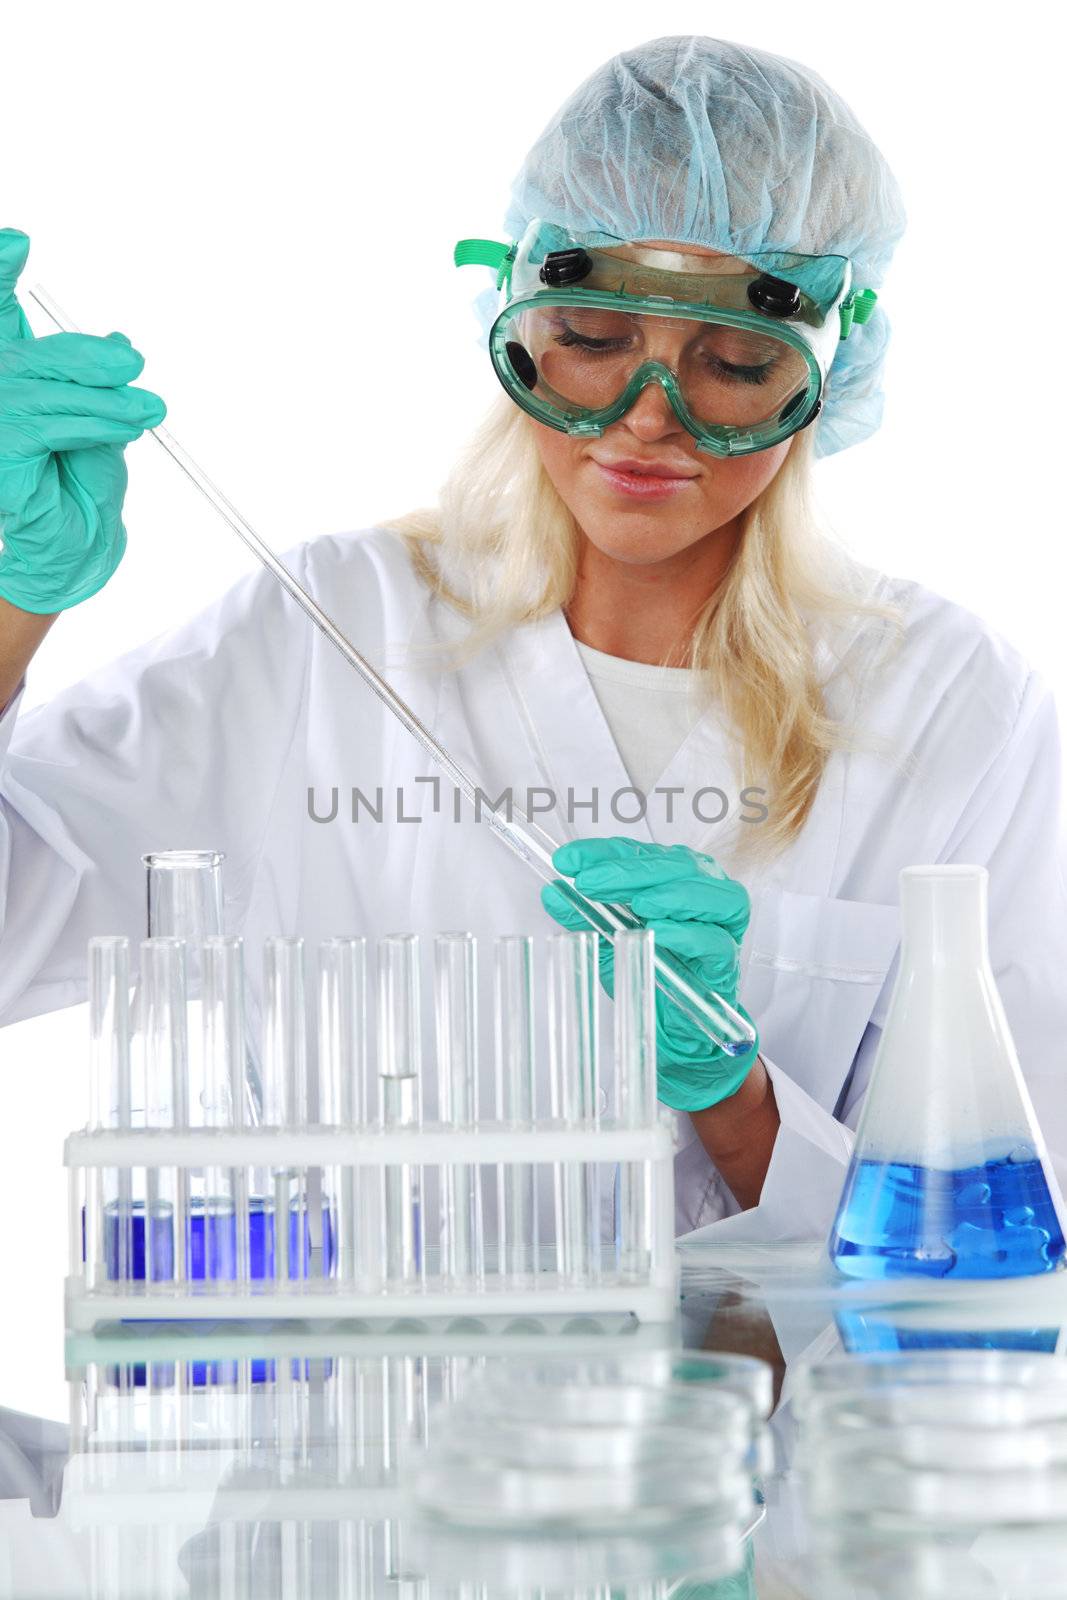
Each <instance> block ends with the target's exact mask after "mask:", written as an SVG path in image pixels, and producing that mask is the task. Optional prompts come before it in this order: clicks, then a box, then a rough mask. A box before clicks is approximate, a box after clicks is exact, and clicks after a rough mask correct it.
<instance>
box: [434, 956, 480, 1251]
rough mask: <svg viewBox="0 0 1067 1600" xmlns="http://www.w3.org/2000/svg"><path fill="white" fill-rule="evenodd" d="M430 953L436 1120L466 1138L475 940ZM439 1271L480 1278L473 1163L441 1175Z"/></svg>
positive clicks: (472, 1116)
mask: <svg viewBox="0 0 1067 1600" xmlns="http://www.w3.org/2000/svg"><path fill="white" fill-rule="evenodd" d="M434 951H435V957H436V963H435V974H434V976H435V985H434V1002H435V1004H434V1014H435V1020H436V1026H437V1085H438V1090H437V1093H438V1119H439V1121H440V1122H442V1123H447V1124H448V1125H450V1126H451V1127H453V1128H456V1129H460V1130H462V1131H463V1132H465V1133H470V1132H472V1131H473V1130H474V1127H475V1124H476V1123H477V1121H478V980H477V941H476V940H475V938H474V936H473V934H470V933H441V934H438V936H437V938H436V940H435V941H434ZM441 1271H442V1272H443V1273H445V1274H446V1276H447V1277H449V1278H450V1279H451V1280H452V1281H453V1282H455V1281H456V1280H460V1279H470V1278H473V1279H474V1280H475V1281H476V1282H478V1283H480V1282H481V1281H482V1279H483V1277H484V1275H485V1256H484V1237H483V1230H482V1187H481V1168H480V1167H479V1166H478V1164H477V1162H473V1163H472V1162H465V1161H464V1162H458V1161H457V1162H452V1163H450V1164H449V1165H447V1166H446V1167H445V1168H444V1169H443V1171H442V1173H441Z"/></svg>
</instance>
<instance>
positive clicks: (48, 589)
mask: <svg viewBox="0 0 1067 1600" xmlns="http://www.w3.org/2000/svg"><path fill="white" fill-rule="evenodd" d="M29 248H30V241H29V239H28V238H27V237H26V235H25V234H24V233H19V232H18V230H17V229H15V228H0V539H2V540H3V549H2V550H0V595H2V596H3V598H4V599H5V600H10V601H11V603H12V605H16V606H20V607H21V608H22V610H23V611H36V612H39V613H42V614H51V613H52V612H55V611H63V610H65V609H66V608H67V607H68V606H75V605H77V604H78V602H79V601H80V600H87V599H88V598H89V596H90V595H91V594H95V593H96V591H97V590H98V589H102V588H103V586H104V584H105V583H106V582H107V580H108V579H109V578H110V577H111V574H112V573H113V572H114V570H115V568H116V567H117V566H118V564H119V562H120V561H121V560H122V556H123V552H124V551H125V549H126V530H125V528H124V527H123V526H122V517H121V512H122V501H123V497H124V496H125V493H126V462H125V460H124V458H123V454H122V452H123V449H124V447H125V446H126V445H128V444H129V443H130V442H131V441H132V440H134V439H138V438H140V436H141V434H142V433H143V432H144V430H145V429H146V428H154V427H155V426H156V424H157V423H159V422H162V420H163V418H164V417H165V416H166V414H167V408H166V406H165V405H164V404H163V402H162V400H161V399H160V398H159V396H158V395H155V394H152V393H150V392H149V391H148V390H147V389H131V388H129V387H127V386H128V385H129V384H130V382H131V381H132V380H133V379H134V378H136V377H137V376H138V375H139V374H140V372H141V371H142V369H143V367H144V357H143V356H141V355H139V354H138V352H137V351H136V350H134V349H133V347H132V345H131V344H130V341H129V340H128V339H127V338H126V336H125V334H121V333H112V334H109V335H108V337H107V338H106V339H99V338H96V337H94V336H93V335H91V334H86V333H54V334H50V335H49V336H48V337H47V338H44V339H35V338H34V336H33V332H32V330H31V328H30V325H29V323H28V322H27V321H26V318H25V316H24V315H23V312H22V308H21V307H20V305H19V303H18V301H17V300H16V299H15V284H16V283H17V281H18V276H19V273H20V272H21V271H22V269H23V267H24V266H25V264H26V257H27V255H28V254H29Z"/></svg>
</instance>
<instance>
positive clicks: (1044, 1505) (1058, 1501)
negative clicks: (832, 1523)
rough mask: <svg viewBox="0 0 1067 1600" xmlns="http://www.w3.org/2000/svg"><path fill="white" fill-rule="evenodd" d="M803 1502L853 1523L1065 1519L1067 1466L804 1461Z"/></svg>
mask: <svg viewBox="0 0 1067 1600" xmlns="http://www.w3.org/2000/svg"><path fill="white" fill-rule="evenodd" d="M803 1485H804V1499H805V1502H806V1505H807V1508H808V1512H809V1514H810V1515H811V1517H812V1518H813V1519H816V1520H820V1521H825V1520H836V1519H838V1518H845V1519H849V1520H851V1521H852V1523H853V1526H855V1523H856V1519H857V1518H858V1517H860V1516H862V1518H863V1519H864V1523H865V1525H866V1526H867V1527H878V1526H881V1527H885V1528H890V1527H896V1528H906V1527H912V1526H917V1525H921V1526H930V1527H933V1526H936V1527H941V1528H983V1527H988V1526H992V1525H994V1524H999V1523H1006V1524H1026V1523H1034V1524H1038V1523H1058V1522H1062V1521H1063V1520H1064V1518H1067V1470H1063V1469H1055V1470H1052V1471H1033V1472H1030V1471H1020V1470H1019V1469H1018V1468H1015V1467H1012V1468H1009V1469H1008V1470H1006V1471H1003V1472H997V1471H992V1470H991V1471H985V1472H982V1471H979V1472H963V1471H951V1472H948V1471H932V1470H927V1469H925V1468H920V1467H916V1466H915V1465H914V1464H913V1463H911V1462H908V1461H896V1460H889V1459H886V1458H884V1457H878V1458H874V1459H871V1458H868V1459H867V1460H866V1461H865V1462H864V1466H863V1470H862V1472H861V1471H857V1468H856V1462H855V1461H854V1460H853V1459H852V1458H851V1457H848V1458H846V1459H845V1460H842V1461H837V1460H834V1459H832V1458H827V1459H823V1460H818V1461H815V1462H811V1463H809V1464H808V1465H807V1467H806V1468H805V1470H804V1472H803Z"/></svg>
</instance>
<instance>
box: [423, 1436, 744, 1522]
mask: <svg viewBox="0 0 1067 1600" xmlns="http://www.w3.org/2000/svg"><path fill="white" fill-rule="evenodd" d="M411 1490H412V1497H413V1501H414V1504H415V1506H416V1508H417V1510H418V1512H419V1513H420V1514H421V1515H422V1516H424V1517H425V1516H429V1517H432V1518H435V1519H438V1520H440V1521H443V1522H447V1523H451V1524H452V1525H454V1526H465V1527H470V1528H505V1527H511V1528H516V1527H517V1528H519V1529H525V1530H529V1529H531V1528H533V1527H541V1528H546V1529H557V1530H559V1529H570V1530H572V1531H575V1532H577V1531H580V1530H586V1529H590V1530H598V1529H608V1528H619V1527H625V1528H626V1529H628V1530H629V1531H630V1532H631V1533H638V1532H641V1531H648V1530H650V1529H654V1528H657V1527H664V1526H666V1525H668V1524H670V1523H672V1522H674V1521H676V1520H677V1519H678V1518H679V1517H681V1516H684V1515H685V1514H687V1513H691V1512H696V1511H700V1512H701V1513H703V1514H704V1515H705V1516H707V1517H709V1518H712V1519H714V1520H715V1521H717V1522H735V1523H736V1522H744V1521H745V1520H746V1519H748V1518H750V1517H751V1515H752V1511H753V1505H754V1497H753V1489H752V1479H751V1475H750V1473H749V1472H748V1470H747V1468H746V1467H745V1466H743V1465H742V1464H740V1463H737V1462H730V1461H724V1462H720V1463H718V1464H717V1465H713V1464H712V1463H711V1462H709V1460H708V1457H707V1454H706V1453H705V1452H696V1459H694V1456H693V1455H689V1456H688V1457H683V1458H682V1459H680V1460H679V1459H677V1458H676V1459H675V1460H673V1461H671V1460H662V1461H648V1462H639V1463H634V1464H630V1465H622V1466H619V1467H617V1468H616V1469H615V1470H613V1471H600V1472H596V1473H591V1472H590V1471H589V1470H588V1468H586V1467H579V1468H576V1469H574V1470H566V1469H565V1468H563V1467H559V1466H555V1467H553V1466H547V1465H546V1466H539V1467H525V1466H523V1467H519V1466H512V1465H509V1464H507V1463H502V1462H500V1461H499V1460H493V1459H487V1458H485V1457H482V1456H479V1455H478V1454H477V1453H468V1452H467V1451H466V1450H465V1449H464V1448H463V1445H462V1442H461V1441H457V1442H456V1444H455V1445H454V1446H450V1447H447V1448H444V1449H440V1450H436V1451H434V1452H432V1453H430V1454H427V1456H426V1457H425V1458H424V1460H423V1461H422V1462H421V1463H413V1477H412V1482H411Z"/></svg>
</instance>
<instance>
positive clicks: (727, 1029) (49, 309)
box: [29, 283, 756, 1056]
mask: <svg viewBox="0 0 1067 1600" xmlns="http://www.w3.org/2000/svg"><path fill="white" fill-rule="evenodd" d="M29 293H30V296H31V298H32V299H34V300H35V301H36V302H37V304H38V305H39V306H40V308H41V310H42V311H43V312H44V313H45V314H46V316H48V317H50V318H51V319H52V321H53V322H54V323H55V325H56V327H57V328H59V329H60V331H61V332H63V333H78V332H80V331H81V330H80V329H79V328H78V326H77V324H76V323H74V322H72V321H71V319H70V317H69V316H67V314H66V312H65V311H63V310H62V309H61V307H60V306H59V305H58V304H57V303H56V301H55V300H53V299H52V296H51V295H50V294H49V293H48V291H47V290H46V289H45V288H44V287H43V285H41V284H39V283H38V284H35V285H34V286H33V288H32V289H30V291H29ZM148 431H149V433H151V435H152V437H153V438H154V439H155V440H156V442H157V443H158V444H160V445H162V447H163V449H164V450H165V451H166V452H167V454H168V455H169V456H170V458H171V460H172V461H174V462H176V463H177V465H178V466H179V467H180V468H181V470H182V471H183V472H184V473H185V475H186V477H187V478H189V479H190V480H191V482H192V483H194V484H195V485H196V487H197V488H198V489H199V490H200V492H201V494H202V495H204V497H205V498H206V499H207V500H208V501H210V503H211V505H212V506H214V508H215V510H216V511H217V512H218V514H219V516H220V517H222V519H223V521H224V522H226V524H227V525H228V526H229V527H230V528H231V529H232V530H233V532H234V533H236V535H237V537H238V538H239V539H240V540H241V541H242V543H243V544H245V545H247V547H248V549H249V550H251V552H252V554H253V555H254V556H255V557H256V559H257V560H258V561H260V562H262V564H263V565H264V566H265V567H266V568H267V570H268V571H269V572H271V573H273V575H274V577H275V578H277V580H278V582H279V583H280V584H281V586H282V588H283V589H284V590H285V591H286V593H287V594H289V595H290V596H291V597H292V599H293V600H295V601H296V603H297V605H298V606H299V607H300V609H301V610H302V611H303V612H304V613H305V615H306V616H308V617H310V619H311V621H312V622H313V623H314V624H315V626H316V627H317V628H318V629H319V631H320V632H321V633H323V634H324V635H325V636H326V638H327V639H328V640H329V641H330V643H331V644H332V645H333V646H334V648H335V649H337V650H339V651H340V653H341V655H342V656H344V658H345V660H346V661H347V662H348V664H349V666H350V667H352V668H353V669H354V670H355V671H356V672H357V673H358V674H359V676H360V678H362V680H363V682H364V683H365V684H366V685H367V687H368V688H369V689H371V690H372V691H373V693H374V694H376V695H377V696H378V699H379V700H381V701H382V703H383V705H385V706H386V707H387V708H388V710H389V711H391V712H392V714H393V716H394V717H396V718H397V720H398V721H399V722H400V723H401V724H402V725H403V727H405V728H406V729H407V731H408V732H409V733H410V734H411V736H412V738H413V739H415V740H417V742H418V743H419V744H420V745H421V746H422V748H423V750H425V752H426V754H427V755H428V756H429V757H430V759H431V761H433V762H434V763H435V764H436V765H437V766H438V767H440V769H441V770H442V772H444V773H445V774H446V776H447V777H448V778H449V779H450V780H451V781H452V783H454V784H455V786H456V788H457V789H459V790H460V792H461V793H462V794H463V795H464V796H465V797H466V799H467V800H468V801H469V802H470V804H471V805H472V806H473V807H474V814H475V817H476V818H478V819H483V818H484V820H485V821H486V822H487V823H488V825H489V827H490V829H491V830H492V831H493V833H495V834H496V836H497V838H498V839H500V840H501V841H502V842H503V843H504V844H506V845H507V846H508V848H509V849H510V850H512V851H514V853H515V854H516V855H517V856H518V857H519V859H520V860H521V861H524V862H525V863H526V865H527V866H528V867H529V868H530V870H531V871H532V872H534V873H536V875H537V876H538V877H539V878H540V879H542V880H543V881H544V882H545V883H554V884H556V885H557V887H558V888H559V889H560V891H561V892H562V893H563V894H565V895H566V897H567V899H568V900H569V901H570V902H571V904H572V905H573V906H574V908H575V910H576V911H577V912H578V913H579V915H580V916H582V917H583V918H584V919H585V921H586V922H587V923H588V924H589V926H590V927H592V928H595V929H596V930H597V932H598V933H602V934H605V935H607V936H608V937H610V936H611V935H612V934H614V933H617V932H618V931H619V929H620V928H639V927H642V926H643V923H642V922H641V919H640V917H636V916H635V915H634V914H633V912H632V911H631V910H630V909H629V907H627V906H620V905H612V904H609V903H607V902H605V901H599V900H590V899H588V898H587V897H586V896H585V895H583V894H581V893H580V892H579V891H578V890H577V889H576V888H575V887H574V885H573V884H572V883H568V882H567V880H566V879H565V878H561V876H560V874H559V872H558V871H557V870H556V868H555V867H553V865H552V852H553V850H555V849H556V848H558V846H557V842H556V841H555V840H554V839H553V838H552V836H551V835H550V834H549V833H547V832H546V831H545V829H544V828H542V827H541V826H540V824H539V823H536V822H531V821H530V820H529V819H527V818H525V817H523V818H522V820H521V821H516V820H515V816H514V811H515V809H516V808H512V815H511V816H508V815H506V814H505V813H504V812H503V811H501V810H496V809H494V808H493V807H492V806H491V805H490V804H489V803H488V797H487V795H486V793H485V790H484V789H482V788H481V786H480V785H479V784H477V783H476V782H475V781H474V779H473V778H472V777H471V776H470V774H469V773H468V772H466V771H465V770H464V768H463V767H461V766H460V765H459V763H458V762H457V761H455V760H454V759H453V757H452V756H451V755H450V754H449V753H448V751H447V750H446V749H445V747H444V746H443V745H442V744H439V743H438V741H437V740H436V739H435V738H434V736H433V734H432V733H431V732H430V730H429V729H428V728H427V727H426V726H425V725H424V724H423V723H422V722H420V720H419V718H418V717H417V716H416V715H415V713H414V711H412V709H411V707H410V706H408V705H407V704H406V703H405V702H404V701H403V700H402V699H401V698H400V696H399V695H398V694H397V693H396V691H395V690H394V689H393V688H392V687H391V685H390V684H388V683H387V682H386V680H385V679H384V678H383V677H382V676H381V675H380V674H379V673H378V672H376V671H375V669H374V668H373V667H372V666H371V664H370V662H369V661H367V660H366V658H365V657H364V656H361V655H360V653H359V651H358V650H357V649H356V648H355V646H354V645H353V644H352V643H351V642H350V641H349V640H348V639H347V638H346V637H345V635H344V634H343V633H342V632H341V630H340V628H338V627H337V625H336V623H334V622H333V621H332V620H331V619H330V618H329V617H328V616H327V615H326V613H325V611H323V609H322V607H321V606H320V605H318V604H317V602H316V601H315V600H313V599H312V598H311V596H310V595H309V594H308V592H307V590H306V589H304V588H303V587H302V585H301V584H299V583H298V582H297V580H296V579H295V578H294V577H293V575H292V573H291V572H290V571H289V569H288V567H286V566H283V564H282V563H281V562H280V561H279V560H278V558H277V556H276V555H275V554H274V552H273V550H271V548H270V546H269V545H268V544H266V543H265V542H264V540H263V539H261V538H260V536H259V534H258V533H257V532H256V531H255V529H254V528H253V527H252V526H251V525H250V524H249V523H248V522H246V521H245V519H244V517H242V515H241V513H240V512H239V511H238V510H237V507H236V506H234V505H232V504H231V502H230V501H229V500H227V498H226V496H225V495H224V494H223V493H222V491H221V489H219V488H218V487H217V486H216V485H215V484H214V483H212V481H211V479H210V478H209V477H208V475H207V473H206V472H204V471H203V470H202V468H200V467H198V466H197V464H196V462H195V461H194V460H193V459H192V457H191V456H190V455H189V454H188V453H187V452H186V451H185V450H183V448H182V446H181V445H180V444H179V443H178V441H177V440H176V439H175V438H174V436H173V434H171V433H170V432H169V430H168V429H166V428H164V427H158V428H150V429H149V430H148ZM655 967H656V987H657V988H658V989H659V990H660V991H661V993H662V994H663V995H664V996H665V997H666V998H667V999H669V1000H670V1001H671V1002H672V1003H673V1004H674V1005H676V1006H677V1007H678V1009H679V1011H681V1012H682V1013H683V1014H684V1015H685V1016H686V1017H687V1018H688V1019H689V1021H690V1022H691V1023H693V1025H694V1026H695V1027H697V1028H699V1029H700V1031H701V1032H702V1033H703V1034H704V1035H705V1036H706V1037H707V1038H708V1039H709V1040H710V1041H711V1043H712V1044H713V1045H714V1046H715V1047H716V1048H717V1049H720V1050H723V1051H725V1052H726V1054H727V1055H730V1056H740V1055H744V1053H745V1052H746V1051H747V1050H750V1049H751V1048H752V1046H753V1044H754V1043H755V1039H756V1033H755V1030H754V1028H753V1027H752V1026H751V1024H750V1023H748V1022H746V1021H745V1018H744V1017H743V1016H742V1015H741V1014H740V1012H738V1011H736V1010H735V1009H734V1008H733V1006H731V1005H729V1004H728V1003H727V1002H726V1001H725V1000H724V999H723V997H722V996H721V995H720V994H717V993H716V992H715V990H714V989H710V988H708V987H707V986H706V985H704V984H701V983H700V981H699V979H695V978H694V977H693V976H692V974H691V973H688V972H686V971H685V970H684V968H683V967H682V966H681V964H680V962H679V961H678V960H677V959H676V958H675V957H674V956H672V955H670V954H669V953H668V952H666V951H659V950H657V952H656V957H655Z"/></svg>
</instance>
